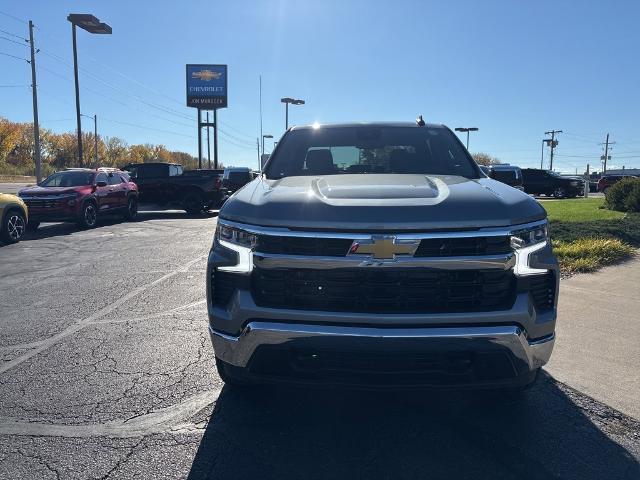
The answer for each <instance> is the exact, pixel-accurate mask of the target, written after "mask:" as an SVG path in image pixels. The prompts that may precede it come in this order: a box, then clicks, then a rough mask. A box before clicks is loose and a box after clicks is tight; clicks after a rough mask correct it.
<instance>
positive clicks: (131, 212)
mask: <svg viewBox="0 0 640 480" xmlns="http://www.w3.org/2000/svg"><path fill="white" fill-rule="evenodd" d="M137 216H138V199H137V198H136V197H134V196H131V197H129V200H127V210H126V211H125V214H124V219H125V220H127V221H129V222H131V221H133V220H135V218H136V217H137Z"/></svg>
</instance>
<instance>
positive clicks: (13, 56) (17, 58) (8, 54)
mask: <svg viewBox="0 0 640 480" xmlns="http://www.w3.org/2000/svg"><path fill="white" fill-rule="evenodd" d="M0 55H4V56H5V57H11V58H15V59H16V60H24V61H25V62H27V63H29V60H27V59H26V58H22V57H16V56H15V55H11V54H10V53H4V52H0Z"/></svg>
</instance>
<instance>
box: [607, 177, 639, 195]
mask: <svg viewBox="0 0 640 480" xmlns="http://www.w3.org/2000/svg"><path fill="white" fill-rule="evenodd" d="M623 178H636V176H635V175H605V176H604V177H602V178H601V179H600V180H598V191H599V192H602V193H607V191H608V190H609V187H611V185H613V184H614V183H617V182H619V181H620V180H622V179H623Z"/></svg>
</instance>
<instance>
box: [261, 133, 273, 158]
mask: <svg viewBox="0 0 640 480" xmlns="http://www.w3.org/2000/svg"><path fill="white" fill-rule="evenodd" d="M265 138H273V135H268V134H267V135H262V153H263V154H264V139H265Z"/></svg>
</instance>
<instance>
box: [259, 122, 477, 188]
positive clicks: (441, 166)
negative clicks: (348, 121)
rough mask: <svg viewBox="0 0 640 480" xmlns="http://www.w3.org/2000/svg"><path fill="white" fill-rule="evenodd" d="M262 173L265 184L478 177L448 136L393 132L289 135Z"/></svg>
mask: <svg viewBox="0 0 640 480" xmlns="http://www.w3.org/2000/svg"><path fill="white" fill-rule="evenodd" d="M265 173H266V176H267V178H270V179H278V178H283V177H289V176H317V175H339V174H371V173H385V174H389V173H405V174H407V173H409V174H425V175H428V174H432V175H460V176H463V177H467V178H478V177H479V176H480V173H479V171H478V169H477V167H475V166H474V164H473V160H472V159H471V157H470V156H469V154H468V153H467V152H466V151H465V150H464V147H462V145H461V144H460V143H459V142H458V140H457V139H456V138H455V137H454V136H453V134H452V133H451V132H450V131H449V130H447V129H445V128H437V127H433V128H431V127H422V128H418V127H396V126H382V127H379V126H353V127H351V126H349V127H325V128H323V127H320V128H305V129H300V130H292V131H290V132H288V133H287V134H286V135H285V136H284V137H283V139H282V141H281V142H280V144H279V145H278V148H277V149H276V151H275V153H274V154H273V155H272V157H271V158H270V159H269V162H268V164H267V166H266V169H265Z"/></svg>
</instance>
